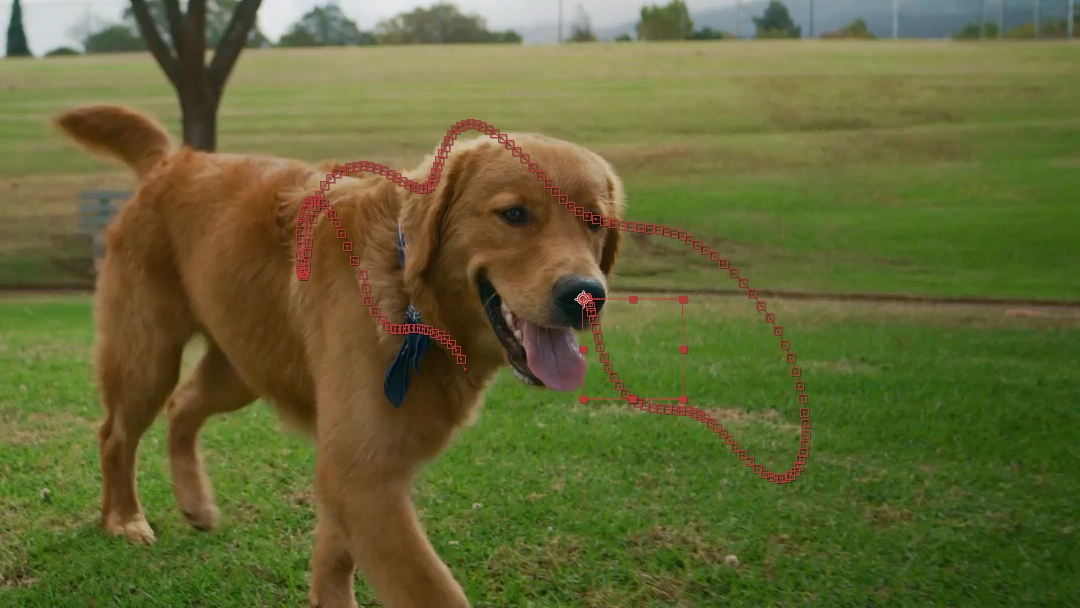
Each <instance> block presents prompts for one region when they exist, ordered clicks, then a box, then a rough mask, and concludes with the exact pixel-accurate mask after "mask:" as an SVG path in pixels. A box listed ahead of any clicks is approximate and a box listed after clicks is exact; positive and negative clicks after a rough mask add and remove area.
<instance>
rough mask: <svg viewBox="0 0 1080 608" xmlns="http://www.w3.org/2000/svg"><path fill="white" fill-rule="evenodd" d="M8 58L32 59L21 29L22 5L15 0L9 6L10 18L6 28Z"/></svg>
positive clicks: (23, 30) (24, 32)
mask: <svg viewBox="0 0 1080 608" xmlns="http://www.w3.org/2000/svg"><path fill="white" fill-rule="evenodd" d="M6 55H7V56H8V57H32V56H33V54H32V53H31V52H30V45H29V44H28V43H27V42H26V30H25V29H23V19H22V3H21V2H19V0H15V1H14V2H13V3H12V4H11V18H10V19H9V20H8V27H7V53H6Z"/></svg>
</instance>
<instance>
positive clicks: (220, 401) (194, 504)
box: [55, 105, 623, 608]
mask: <svg viewBox="0 0 1080 608" xmlns="http://www.w3.org/2000/svg"><path fill="white" fill-rule="evenodd" d="M55 124H56V126H57V127H58V128H59V129H60V130H61V131H62V132H63V133H64V134H66V136H68V137H69V138H71V139H72V140H74V141H75V142H76V143H77V144H79V145H81V146H83V147H84V148H86V149H88V150H90V151H92V152H95V153H99V154H101V155H103V156H107V157H112V158H113V159H115V160H119V161H122V162H123V163H125V164H126V165H127V166H128V167H130V168H131V169H132V170H133V171H134V172H135V173H136V174H137V175H138V177H139V179H140V186H139V188H138V190H137V192H136V193H135V194H134V196H133V197H132V199H131V200H130V201H129V203H128V204H127V205H125V206H124V207H123V209H122V210H121V211H120V212H119V213H118V215H117V216H116V218H115V219H114V220H113V221H112V222H111V223H110V225H109V226H108V227H107V229H106V231H105V235H104V236H105V242H106V248H107V253H106V255H105V257H104V259H103V261H102V264H101V267H100V270H99V276H98V279H97V288H96V294H95V303H94V323H95V329H96V338H95V344H94V364H95V370H96V372H95V373H96V381H97V385H98V391H99V393H100V397H101V400H102V403H103V405H104V408H105V420H104V422H103V423H102V424H101V426H100V427H99V429H98V433H97V434H98V442H99V457H100V465H101V482H102V496H101V523H102V526H103V527H104V528H105V529H106V530H107V531H108V532H109V533H110V534H113V535H123V536H125V537H127V538H128V539H130V540H131V541H135V542H144V543H150V542H153V541H154V533H153V531H152V530H151V528H150V526H149V525H148V524H147V521H146V518H145V515H144V513H143V510H142V506H141V505H140V503H139V498H138V495H137V492H136V482H135V471H136V451H137V447H138V444H139V439H140V437H141V436H142V435H143V433H144V432H145V431H146V429H147V427H149V426H150V424H151V423H152V422H153V420H154V419H155V417H156V416H157V414H158V412H159V411H161V410H162V409H163V408H164V410H165V412H166V417H167V422H168V425H167V436H168V440H167V447H168V455H169V462H170V472H171V477H172V487H173V491H174V494H175V498H176V502H177V504H178V506H179V507H180V511H181V512H182V513H183V515H184V517H185V518H186V519H187V520H188V521H189V522H190V523H191V525H193V526H195V527H196V528H199V529H209V528H212V527H214V525H215V524H216V523H217V519H218V511H217V509H216V507H215V505H214V499H213V493H212V491H211V487H210V482H209V480H208V478H207V476H206V473H205V471H204V469H203V465H202V462H201V460H200V456H199V453H198V449H197V435H198V432H199V429H200V427H201V426H202V425H203V424H204V423H205V422H206V420H207V418H208V417H210V416H212V415H215V414H222V413H225V412H231V411H235V410H238V409H240V408H242V407H244V406H246V405H248V404H250V403H252V402H253V401H255V400H256V399H259V398H262V399H265V400H266V401H267V402H269V403H270V404H272V405H273V407H274V408H275V410H276V411H277V412H278V413H279V416H280V418H281V419H282V420H283V421H285V422H287V423H288V424H289V425H290V426H293V427H296V428H299V429H300V430H301V431H302V432H304V433H305V434H306V435H308V436H310V437H311V438H312V439H313V441H314V443H315V449H316V466H315V494H316V497H317V503H318V515H319V519H318V524H317V526H316V529H315V548H314V552H313V555H312V557H311V569H312V576H311V587H310V592H309V597H310V601H311V604H312V605H314V606H321V607H326V608H329V607H336V606H356V605H357V604H356V600H355V597H354V590H353V581H354V576H355V571H356V570H357V569H359V571H360V572H361V574H362V575H363V576H364V578H365V579H366V580H367V582H368V583H369V584H370V586H371V587H372V589H373V590H374V591H375V593H376V595H377V596H378V597H379V599H380V601H381V602H382V603H383V605H385V606H388V607H389V608H407V607H417V608H421V607H423V608H458V607H463V606H469V601H468V599H467V598H466V597H465V594H464V593H463V591H462V589H461V587H460V586H459V584H458V583H457V582H456V581H455V580H454V577H453V576H452V575H451V573H450V570H449V568H447V566H446V565H445V564H444V563H443V562H442V560H440V558H439V557H438V555H436V553H435V551H434V549H433V548H432V546H431V544H430V543H429V541H428V539H427V537H426V535H425V534H424V532H423V530H422V529H421V527H420V524H419V522H418V519H417V515H416V512H415V510H414V508H413V506H412V503H411V501H410V488H411V485H412V482H413V479H414V477H415V475H416V473H417V472H418V470H419V468H420V467H421V466H422V465H423V464H424V463H425V462H429V461H430V460H432V459H433V458H434V457H435V456H436V455H438V454H439V453H440V452H441V451H442V450H443V449H445V448H446V446H447V444H448V442H449V441H450V439H451V438H452V436H453V435H454V433H455V431H457V430H458V429H460V428H462V427H463V426H465V425H467V424H468V423H469V422H470V421H471V420H472V419H473V418H474V415H475V413H476V411H477V409H478V408H479V406H480V404H481V401H482V399H483V395H484V392H485V389H486V388H487V386H488V385H489V384H490V383H491V381H492V379H493V378H494V377H495V374H496V372H497V371H498V370H499V369H500V368H502V367H504V366H506V365H509V366H510V367H512V369H513V370H514V373H515V375H516V376H517V377H518V378H519V379H520V380H522V381H523V382H525V383H527V384H531V385H536V386H543V387H547V388H550V389H553V390H572V389H574V388H576V387H577V386H579V385H580V383H581V380H582V375H583V373H584V371H583V368H582V359H581V354H580V353H579V351H578V344H577V341H576V339H575V336H574V329H575V328H580V326H581V324H582V315H581V305H580V304H579V303H578V302H577V301H575V297H576V296H578V294H580V293H581V292H583V291H584V292H586V293H587V294H590V295H591V296H592V297H593V298H594V299H600V298H603V297H604V293H605V289H606V277H607V275H608V273H610V272H611V270H612V265H613V264H614V262H615V258H616V253H617V250H618V246H619V232H618V230H616V229H614V228H609V227H607V226H596V225H593V224H592V223H588V222H585V221H583V220H582V219H581V218H580V217H575V216H574V214H572V213H567V212H566V211H565V209H564V208H562V207H561V206H560V205H558V204H557V203H556V202H555V201H554V200H553V198H552V196H551V193H550V192H548V191H547V190H546V189H545V188H544V185H543V184H542V183H540V182H538V181H537V179H536V178H535V176H533V175H530V174H529V173H528V171H527V169H526V167H525V166H524V165H522V164H521V162H520V161H519V160H518V159H517V158H514V157H512V156H511V155H510V153H509V152H508V151H507V150H506V149H505V148H504V146H502V145H500V144H499V143H498V142H495V141H493V140H492V139H491V138H489V137H484V136H481V137H479V138H477V139H474V140H469V141H463V142H461V143H458V144H456V145H455V146H454V147H453V148H452V149H451V151H450V154H449V156H448V158H447V159H446V161H445V166H444V168H443V171H442V174H441V179H440V182H439V183H438V185H437V187H436V188H435V189H434V191H433V192H431V193H428V194H415V193H410V192H408V191H406V190H405V189H403V188H401V187H399V186H398V185H396V184H394V183H391V182H390V181H388V180H387V179H386V178H385V177H381V176H371V175H361V176H359V177H344V178H342V179H339V180H337V181H336V183H334V184H333V185H332V186H331V187H330V188H329V191H328V192H326V193H325V196H326V198H327V200H328V201H329V202H330V203H331V204H332V205H333V208H334V210H335V211H336V217H337V218H339V219H340V227H341V228H344V229H345V230H346V232H347V235H348V237H347V238H348V239H349V240H350V241H352V243H353V250H352V251H351V252H348V253H346V252H344V251H342V249H343V245H342V241H341V240H339V238H338V237H337V234H336V231H337V229H338V228H337V227H336V226H334V225H333V223H336V222H337V220H335V221H334V222H333V223H332V222H331V220H330V219H327V218H326V217H323V218H322V219H321V220H320V221H319V222H318V223H317V225H316V226H315V228H314V230H313V234H311V237H310V238H311V239H312V247H311V257H310V264H311V274H310V278H309V279H308V280H306V281H301V280H299V279H298V278H297V276H296V262H297V261H296V257H295V244H296V230H297V229H296V221H297V216H298V213H300V209H301V204H302V201H303V199H304V198H305V197H307V196H311V195H313V194H315V193H316V192H318V190H319V182H320V181H321V180H325V179H326V173H327V169H326V168H320V167H316V166H312V165H309V164H306V163H302V162H299V161H294V160H286V159H279V158H270V157H260V156H245V155H232V154H214V153H203V152H197V151H193V150H191V149H188V148H180V149H177V148H176V146H175V145H174V143H173V141H172V139H171V138H170V137H169V135H168V134H167V132H166V131H165V129H164V128H162V126H161V125H160V124H159V123H158V122H156V121H155V120H153V119H152V118H150V117H148V116H146V115H144V114H141V113H139V112H137V111H135V110H131V109H128V108H124V107H118V106H111V105H99V106H86V107H80V108H76V109H73V110H71V111H68V112H65V113H63V114H61V115H59V116H58V117H57V118H56V119H55ZM512 139H514V140H515V142H516V144H517V145H519V146H521V147H522V148H523V149H524V150H525V151H526V153H527V154H529V155H530V156H531V158H532V159H533V160H534V161H535V162H537V163H539V165H540V167H541V168H542V169H543V170H544V171H545V172H546V173H547V176H548V178H549V179H551V180H553V181H554V183H555V184H556V185H557V186H558V187H559V188H560V189H561V191H562V194H564V195H567V196H568V197H569V198H570V200H572V201H574V202H576V203H577V204H578V205H579V206H581V207H584V208H585V209H586V210H589V211H592V212H594V213H599V214H603V215H605V216H608V217H612V218H615V217H618V216H619V215H620V213H621V211H622V209H623V188H622V185H621V183H620V180H619V178H618V177H617V176H616V174H615V172H614V171H613V170H612V168H611V166H610V165H609V164H608V163H607V162H606V161H605V160H604V159H602V158H601V157H600V156H598V155H597V154H595V153H593V152H590V151H588V150H585V149H583V148H581V147H579V146H576V145H573V144H570V143H567V142H565V141H561V140H558V139H552V138H549V137H544V136H541V135H531V134H526V135H515V136H512ZM433 159H434V157H432V156H429V157H428V158H427V159H425V160H424V161H423V162H422V163H420V165H419V166H418V167H417V168H416V169H415V170H413V171H409V172H405V175H407V176H408V177H410V178H411V179H414V180H416V181H424V180H425V179H426V178H427V176H428V172H429V170H430V168H431V163H432V161H433ZM305 230H306V227H305ZM302 236H303V235H302ZM399 236H400V237H401V241H403V242H401V243H399ZM399 253H400V254H402V256H403V257H402V258H399ZM350 255H351V256H357V257H358V258H359V260H360V264H359V268H360V269H363V270H366V271H367V276H368V283H369V285H370V292H369V293H364V292H362V287H363V286H362V285H361V281H360V280H359V279H358V274H357V268H355V267H353V266H351V265H350V259H349V256H350ZM363 288H364V289H367V288H366V287H363ZM365 295H366V296H370V297H371V298H372V303H373V304H374V305H375V306H378V307H380V309H381V311H382V312H383V314H385V315H387V316H388V317H389V319H390V320H391V321H392V322H393V323H404V322H406V314H407V312H408V313H409V315H410V320H409V321H408V322H410V323H412V322H415V320H414V319H415V314H417V313H418V315H419V318H420V319H422V322H423V323H427V324H429V325H432V326H434V327H436V328H438V329H440V330H443V331H445V332H447V333H448V334H449V336H450V337H452V338H453V339H454V340H456V341H457V344H458V345H459V346H460V347H461V349H462V350H461V352H462V354H464V355H466V357H467V365H466V366H463V365H459V364H458V362H457V360H456V357H455V356H454V355H453V353H451V352H448V351H447V350H446V349H445V348H443V347H442V346H441V345H439V344H438V343H436V342H434V341H432V342H431V344H430V345H429V346H430V347H429V348H426V351H425V350H423V349H419V347H418V346H417V345H416V344H414V345H413V346H412V347H405V346H403V345H404V344H406V337H405V336H400V335H389V334H387V332H385V331H383V329H382V328H381V327H380V325H379V323H378V321H377V319H376V317H374V316H372V314H371V311H370V310H369V309H368V308H367V307H366V306H365V305H364V304H363V302H362V299H363V296H365ZM602 304H603V300H599V301H598V302H597V306H598V307H599V306H601V305H602ZM197 334H198V335H201V336H203V337H204V339H205V341H206V343H207V348H206V352H205V354H204V355H203V357H202V359H201V360H200V361H199V362H198V363H197V365H196V367H195V369H194V370H193V371H192V373H191V374H190V375H189V377H187V378H186V379H185V380H184V382H183V383H181V384H179V386H178V385H177V383H178V381H179V375H180V366H181V355H182V353H183V351H184V347H185V345H186V344H187V343H188V342H189V341H190V340H191V339H192V338H193V337H194V336H195V335H197ZM410 349H411V350H410ZM418 351H420V353H422V356H417V355H418V354H419V353H418ZM402 357H404V360H403V359H402ZM410 373H411V376H410V375H409V374H410Z"/></svg>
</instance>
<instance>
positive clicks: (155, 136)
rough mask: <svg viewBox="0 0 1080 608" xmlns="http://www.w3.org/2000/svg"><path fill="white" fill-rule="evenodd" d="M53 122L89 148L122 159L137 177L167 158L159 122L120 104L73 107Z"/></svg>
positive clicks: (168, 140)
mask: <svg viewBox="0 0 1080 608" xmlns="http://www.w3.org/2000/svg"><path fill="white" fill-rule="evenodd" d="M53 124H54V125H56V127H57V128H59V129H60V130H61V131H63V132H64V134H65V135H67V136H68V137H70V138H71V139H72V140H74V141H75V142H76V143H78V144H79V145H80V146H82V147H84V148H86V149H87V150H89V151H90V152H93V153H95V154H99V155H102V156H108V157H111V158H114V159H116V160H120V161H123V162H124V164H126V165H127V166H129V167H131V168H132V169H134V171H135V173H136V175H138V176H139V178H140V179H142V178H143V177H145V176H146V174H147V173H149V172H150V170H151V169H153V168H154V167H155V166H157V164H158V163H160V162H161V161H163V160H165V159H166V158H168V156H169V152H170V150H171V149H172V147H173V142H172V138H170V137H169V133H168V131H166V130H165V127H163V126H161V124H160V123H159V122H157V121H156V120H154V119H153V118H150V117H149V116H147V115H145V114H143V113H141V112H138V111H136V110H132V109H130V108H125V107H122V106H113V105H95V106H83V107H80V108H75V109H74V110H68V111H67V112H64V113H63V114H60V115H59V116H57V117H56V118H55V119H54V120H53Z"/></svg>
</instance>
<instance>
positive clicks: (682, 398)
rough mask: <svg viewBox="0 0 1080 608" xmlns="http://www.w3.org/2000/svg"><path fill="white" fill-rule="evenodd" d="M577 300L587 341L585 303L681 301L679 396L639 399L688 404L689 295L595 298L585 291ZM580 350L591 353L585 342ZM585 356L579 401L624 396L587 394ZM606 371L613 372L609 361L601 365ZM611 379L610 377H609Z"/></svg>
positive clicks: (615, 398)
mask: <svg viewBox="0 0 1080 608" xmlns="http://www.w3.org/2000/svg"><path fill="white" fill-rule="evenodd" d="M576 300H577V302H578V303H579V304H581V341H582V342H584V341H585V328H586V327H587V324H586V323H585V305H586V304H587V303H588V302H627V303H629V304H637V303H638V302H678V303H679V396H678V397H639V396H637V395H635V397H637V398H638V399H646V400H648V401H678V402H679V403H681V404H683V405H685V404H686V400H687V397H686V354H687V352H688V351H687V348H686V303H687V302H688V301H689V297H688V296H679V297H677V298H640V297H638V296H628V297H625V298H594V297H592V296H590V295H589V294H587V293H585V292H584V291H582V292H581V294H579V295H578V297H577V298H576ZM578 352H579V353H581V354H583V355H586V354H588V353H589V347H588V346H585V345H584V344H583V345H581V346H578ZM586 369H587V368H586V366H585V358H584V357H582V358H581V374H582V376H583V377H582V380H581V396H580V397H578V403H580V404H582V405H585V404H588V403H589V402H590V401H620V400H622V399H623V397H589V396H588V395H586V394H585V379H584V376H585V374H586ZM601 369H603V371H604V373H608V372H612V371H613V370H612V369H611V365H610V364H609V363H605V364H603V366H602V367H601ZM614 376H615V379H618V376H619V374H617V373H616V374H614ZM608 379H609V380H610V379H611V378H610V377H609V378H608Z"/></svg>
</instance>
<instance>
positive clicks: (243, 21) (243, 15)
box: [207, 0, 262, 95]
mask: <svg viewBox="0 0 1080 608" xmlns="http://www.w3.org/2000/svg"><path fill="white" fill-rule="evenodd" d="M261 4H262V0H240V4H239V5H238V6H237V7H236V10H235V11H233V14H232V18H231V19H229V25H228V26H226V28H225V34H224V35H222V36H221V41H220V42H218V46H217V49H215V50H214V58H213V59H211V60H210V69H209V72H208V73H207V80H209V82H210V89H211V90H212V91H214V92H215V93H216V94H219V95H220V93H221V91H223V90H224V89H225V81H227V80H228V79H229V74H230V73H231V72H232V69H233V66H234V65H236V60H237V59H238V58H239V57H240V52H241V51H243V50H244V46H245V45H246V44H247V41H248V37H249V36H250V35H251V28H252V26H254V25H255V15H256V13H258V12H259V6H260V5H261Z"/></svg>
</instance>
